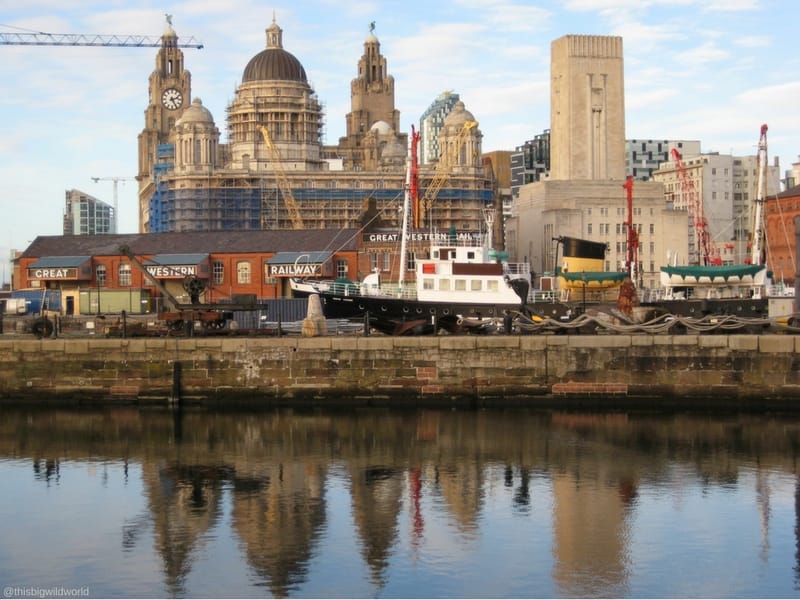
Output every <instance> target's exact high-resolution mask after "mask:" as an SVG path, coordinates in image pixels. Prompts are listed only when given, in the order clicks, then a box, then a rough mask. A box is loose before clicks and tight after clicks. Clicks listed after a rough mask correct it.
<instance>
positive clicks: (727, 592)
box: [0, 407, 800, 598]
mask: <svg viewBox="0 0 800 600" xmlns="http://www.w3.org/2000/svg"><path fill="white" fill-rule="evenodd" d="M798 449H800V419H799V418H798V417H797V416H796V415H791V416H784V415H778V414H774V415H753V414H728V415H721V414H714V415H707V414H692V413H657V414H655V413H631V412H627V413H626V412H606V413H586V412H566V411H565V412H560V411H532V410H531V411H529V410H523V409H519V410H497V411H492V410H481V411H469V410H461V411H456V410H389V409H362V410H353V411H322V410H313V411H312V410H307V411H296V410H295V411H292V410H270V411H263V412H212V411H201V410H191V411H190V410H184V411H169V410H154V409H149V410H142V409H138V408H135V407H117V408H109V409H103V410H100V409H92V410H88V409H87V410H77V409H76V410H66V409H55V408H9V407H6V408H2V409H0V480H1V481H2V487H3V492H2V494H0V531H2V532H3V534H2V544H0V583H2V585H3V586H4V597H7V598H23V597H24V598H30V597H34V596H35V597H44V596H45V595H48V596H58V597H67V596H69V597H88V598H95V597H138V598H155V597H178V598H182V597H220V598H228V597H237V598H240V597H298V598H316V597H319V598H321V597H325V598H354V597H355V598H367V597H375V598H399V597H403V598H422V597H424V598H445V597H448V598H453V597H459V598H478V597H480V598H486V597H491V598H519V597H564V598H583V597H620V598H626V597H636V598H661V597H702V598H720V597H730V598H752V597H762V598H766V597H769V598H788V597H796V596H797V595H798V593H800V479H798V468H797V460H798Z"/></svg>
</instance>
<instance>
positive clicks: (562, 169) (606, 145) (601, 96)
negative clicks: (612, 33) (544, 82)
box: [550, 35, 625, 181]
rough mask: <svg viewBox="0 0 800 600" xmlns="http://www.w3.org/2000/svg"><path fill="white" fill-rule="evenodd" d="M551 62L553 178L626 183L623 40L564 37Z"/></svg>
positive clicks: (553, 50) (551, 170) (553, 44)
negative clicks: (622, 181) (621, 181)
mask: <svg viewBox="0 0 800 600" xmlns="http://www.w3.org/2000/svg"><path fill="white" fill-rule="evenodd" d="M550 63H551V67H550V73H551V77H552V81H551V84H550V161H551V169H550V178H551V179H556V180H576V179H592V180H606V181H607V180H624V179H625V85H624V76H623V73H624V71H623V62H622V38H620V37H609V36H595V35H567V36H564V37H562V38H559V39H557V40H555V41H554V42H553V43H552V47H551V56H550Z"/></svg>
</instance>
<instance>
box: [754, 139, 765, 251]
mask: <svg viewBox="0 0 800 600" xmlns="http://www.w3.org/2000/svg"><path fill="white" fill-rule="evenodd" d="M757 186H758V187H757V189H756V202H755V204H754V206H753V213H754V214H753V236H752V245H751V248H750V264H753V265H763V264H765V263H766V260H765V258H766V257H765V256H764V250H765V249H764V248H763V242H764V239H765V238H766V234H765V232H764V202H765V201H766V199H767V126H766V124H764V125H762V126H761V137H760V138H759V140H758V183H757Z"/></svg>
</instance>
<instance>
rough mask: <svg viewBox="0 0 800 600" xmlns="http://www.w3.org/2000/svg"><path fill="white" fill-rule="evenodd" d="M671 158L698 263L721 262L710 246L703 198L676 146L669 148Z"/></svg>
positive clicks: (710, 263)
mask: <svg viewBox="0 0 800 600" xmlns="http://www.w3.org/2000/svg"><path fill="white" fill-rule="evenodd" d="M671 154H672V160H674V161H675V169H676V170H677V172H678V179H679V180H680V184H681V193H682V195H683V198H684V201H685V202H686V206H687V208H688V210H689V218H690V219H691V221H692V228H693V229H694V237H695V245H696V247H697V258H698V264H700V265H703V266H704V265H712V264H721V262H722V261H721V260H720V258H719V257H718V256H717V254H716V252H714V249H713V248H712V244H711V234H710V233H709V231H708V222H707V221H706V217H705V211H704V210H703V199H702V198H701V197H700V193H699V192H698V190H697V188H696V187H695V185H694V180H693V179H692V178H691V177H689V174H688V173H687V172H686V165H684V164H683V160H682V157H681V153H680V152H678V150H677V148H673V149H672V150H671Z"/></svg>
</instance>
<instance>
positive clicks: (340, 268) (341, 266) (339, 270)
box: [336, 260, 348, 277]
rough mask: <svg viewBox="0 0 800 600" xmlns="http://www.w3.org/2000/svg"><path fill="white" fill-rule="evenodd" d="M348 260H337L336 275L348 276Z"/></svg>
mask: <svg viewBox="0 0 800 600" xmlns="http://www.w3.org/2000/svg"><path fill="white" fill-rule="evenodd" d="M347 272H348V269H347V261H346V260H337V261H336V276H337V277H347Z"/></svg>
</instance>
